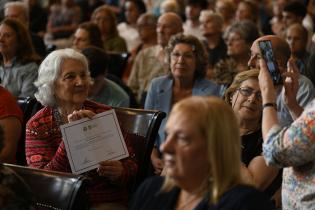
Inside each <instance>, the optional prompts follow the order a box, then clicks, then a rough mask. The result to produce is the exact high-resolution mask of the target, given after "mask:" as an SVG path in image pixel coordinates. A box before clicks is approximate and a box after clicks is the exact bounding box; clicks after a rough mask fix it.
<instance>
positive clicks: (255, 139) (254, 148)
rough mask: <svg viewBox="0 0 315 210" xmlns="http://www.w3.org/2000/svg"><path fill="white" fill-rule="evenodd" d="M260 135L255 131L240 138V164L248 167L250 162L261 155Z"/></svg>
mask: <svg viewBox="0 0 315 210" xmlns="http://www.w3.org/2000/svg"><path fill="white" fill-rule="evenodd" d="M262 143H263V139H262V133H261V130H260V129H259V130H257V131H255V132H253V133H250V134H247V135H243V136H242V162H243V163H244V164H245V165H246V166H248V164H249V163H250V161H251V160H252V159H254V158H255V157H257V156H259V155H261V153H262Z"/></svg>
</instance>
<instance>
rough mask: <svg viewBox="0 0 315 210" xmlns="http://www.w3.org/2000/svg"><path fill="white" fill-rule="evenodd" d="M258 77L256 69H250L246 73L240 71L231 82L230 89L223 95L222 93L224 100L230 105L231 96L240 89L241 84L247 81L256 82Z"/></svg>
mask: <svg viewBox="0 0 315 210" xmlns="http://www.w3.org/2000/svg"><path fill="white" fill-rule="evenodd" d="M258 75H259V70H258V69H251V70H247V71H242V72H240V73H238V74H237V75H236V76H235V77H234V80H233V82H232V84H231V85H230V87H229V88H228V89H226V91H225V93H224V100H225V101H226V102H227V103H228V104H230V105H232V104H231V97H232V95H233V93H234V92H235V91H236V90H237V89H238V88H240V87H241V85H242V83H243V82H244V81H246V80H248V79H257V80H258Z"/></svg>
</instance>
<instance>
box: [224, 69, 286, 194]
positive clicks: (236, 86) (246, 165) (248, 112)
mask: <svg viewBox="0 0 315 210" xmlns="http://www.w3.org/2000/svg"><path fill="white" fill-rule="evenodd" d="M258 75H259V70H257V69H252V70H248V71H244V72H241V73H238V74H237V75H236V76H235V78H234V80H233V82H232V84H231V86H230V87H229V88H228V89H227V90H226V92H225V95H224V97H225V101H226V102H228V103H229V104H230V105H231V106H232V108H233V110H234V113H235V114H236V116H237V118H238V120H239V123H240V124H239V126H240V134H241V139H242V162H243V166H242V173H243V175H245V176H246V178H247V180H248V181H249V182H251V183H253V184H254V185H255V186H256V187H257V188H258V189H260V190H263V191H265V192H266V193H267V194H268V195H269V196H270V197H271V196H273V194H274V193H275V191H276V190H277V189H278V188H279V187H280V185H281V176H279V178H278V177H277V175H278V174H279V170H278V169H276V168H273V167H269V166H267V165H266V163H265V160H264V158H263V156H262V154H261V153H262V142H263V140H262V132H261V117H262V98H261V92H260V88H259V83H258ZM276 177H277V179H276Z"/></svg>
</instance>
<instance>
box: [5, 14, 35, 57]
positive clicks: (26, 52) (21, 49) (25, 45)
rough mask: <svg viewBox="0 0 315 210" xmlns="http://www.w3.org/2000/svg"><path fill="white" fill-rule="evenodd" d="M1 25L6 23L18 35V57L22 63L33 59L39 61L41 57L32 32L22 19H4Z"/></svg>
mask: <svg viewBox="0 0 315 210" xmlns="http://www.w3.org/2000/svg"><path fill="white" fill-rule="evenodd" d="M0 25H6V26H8V27H10V28H11V29H12V30H13V31H14V32H15V35H16V54H15V56H16V58H17V60H18V61H19V62H21V63H27V62H32V61H35V62H37V61H39V60H40V58H39V56H38V55H36V53H35V50H34V47H33V44H32V41H31V37H30V33H29V31H28V30H27V28H26V26H25V25H23V24H22V23H21V22H20V21H18V20H16V19H12V18H6V19H4V20H3V21H2V22H1V23H0Z"/></svg>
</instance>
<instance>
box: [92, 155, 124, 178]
mask: <svg viewBox="0 0 315 210" xmlns="http://www.w3.org/2000/svg"><path fill="white" fill-rule="evenodd" d="M99 164H100V166H99V168H98V169H97V172H98V174H99V175H100V176H104V177H106V178H108V179H109V180H111V181H116V180H118V179H119V178H120V177H121V175H122V174H123V171H124V167H123V164H122V163H121V162H120V161H119V160H106V161H102V162H100V163H99Z"/></svg>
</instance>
